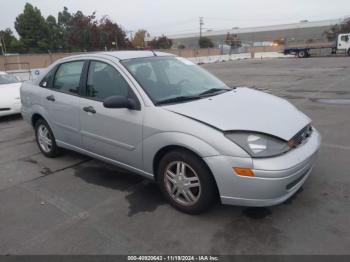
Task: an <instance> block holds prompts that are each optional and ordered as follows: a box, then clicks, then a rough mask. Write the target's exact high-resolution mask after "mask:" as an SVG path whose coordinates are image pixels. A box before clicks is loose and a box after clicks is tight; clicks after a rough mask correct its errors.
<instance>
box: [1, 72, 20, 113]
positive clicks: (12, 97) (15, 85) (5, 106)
mask: <svg viewBox="0 0 350 262" xmlns="http://www.w3.org/2000/svg"><path fill="white" fill-rule="evenodd" d="M21 84H22V83H21V82H20V81H19V79H18V78H16V77H15V76H13V75H9V74H7V73H5V72H0V117H1V116H7V115H14V114H19V113H21V98H20V87H21Z"/></svg>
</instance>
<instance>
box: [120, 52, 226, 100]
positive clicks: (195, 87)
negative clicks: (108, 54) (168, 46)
mask: <svg viewBox="0 0 350 262" xmlns="http://www.w3.org/2000/svg"><path fill="white" fill-rule="evenodd" d="M122 63H123V65H124V66H125V67H126V68H127V69H128V71H129V72H130V73H131V74H132V75H133V76H134V77H135V79H136V80H137V82H138V83H139V84H140V85H141V86H142V88H143V89H144V90H145V92H146V93H147V94H148V96H149V97H150V98H151V99H152V101H153V102H154V103H155V104H158V105H160V104H167V103H179V102H185V101H190V100H194V99H200V98H203V97H207V96H212V95H217V94H220V93H222V92H227V91H229V90H230V88H229V87H227V86H226V85H225V84H224V83H223V82H221V81H220V80H219V79H217V78H216V77H214V76H213V75H211V74H210V73H208V72H207V71H205V70H204V69H202V68H201V67H199V66H197V65H195V64H194V63H192V62H191V61H189V60H186V59H184V58H181V57H159V56H158V57H149V58H137V59H130V60H124V61H122Z"/></svg>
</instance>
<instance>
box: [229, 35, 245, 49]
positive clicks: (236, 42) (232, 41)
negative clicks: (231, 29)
mask: <svg viewBox="0 0 350 262" xmlns="http://www.w3.org/2000/svg"><path fill="white" fill-rule="evenodd" d="M225 43H226V44H227V45H229V46H230V47H231V49H236V48H239V47H241V46H242V41H241V40H240V39H239V37H238V35H236V34H230V33H227V35H226V39H225Z"/></svg>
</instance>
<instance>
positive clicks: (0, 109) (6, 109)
mask: <svg viewBox="0 0 350 262" xmlns="http://www.w3.org/2000/svg"><path fill="white" fill-rule="evenodd" d="M10 110H11V108H0V111H10Z"/></svg>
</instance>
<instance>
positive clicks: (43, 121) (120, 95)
mask: <svg viewBox="0 0 350 262" xmlns="http://www.w3.org/2000/svg"><path fill="white" fill-rule="evenodd" d="M21 100H22V115H23V117H24V119H25V120H26V121H28V123H30V124H31V125H33V127H34V129H35V134H36V139H37V143H38V146H39V148H40V150H41V151H42V153H43V154H44V155H45V156H47V157H56V156H58V155H59V154H60V153H61V151H62V148H65V149H69V150H74V151H77V152H80V153H82V154H86V155H89V156H92V157H94V158H98V159H100V160H102V161H106V162H108V163H111V164H114V165H118V166H120V167H122V168H125V169H128V170H130V171H132V172H135V173H137V174H140V175H142V176H145V177H147V178H150V179H153V180H155V181H156V182H157V183H158V184H159V187H160V189H161V191H162V192H163V194H164V196H165V198H166V199H167V200H168V201H169V202H170V203H171V204H172V205H173V206H174V207H175V208H177V209H179V210H181V211H183V212H187V213H192V214H193V213H199V212H202V211H204V210H207V209H208V208H209V207H210V206H211V205H212V204H213V202H214V201H215V200H217V199H220V200H221V202H222V203H223V204H230V205H244V206H270V205H276V204H279V203H281V202H283V201H285V200H286V199H288V198H289V197H291V196H292V195H293V194H294V193H295V192H296V191H297V190H298V189H299V188H300V187H301V186H302V184H303V183H304V182H305V180H306V179H307V178H308V176H309V175H310V173H311V170H312V166H313V162H314V158H315V155H316V153H317V151H318V149H319V147H320V141H321V138H320V135H319V133H318V132H317V130H316V129H315V128H314V127H312V126H311V120H310V119H309V118H308V117H307V116H305V115H304V114H303V113H302V112H300V111H299V110H298V109H297V108H295V107H294V106H293V105H291V104H290V103H289V102H287V101H285V100H283V99H281V98H278V97H275V96H272V95H270V94H266V93H263V92H259V91H256V90H252V89H249V88H245V87H237V88H232V87H228V86H227V85H225V84H224V83H223V82H222V81H220V80H219V79H217V78H216V77H214V76H213V75H211V74H210V73H208V72H207V71H205V70H203V69H202V68H200V67H198V66H197V65H195V64H193V63H192V62H190V61H188V60H186V59H183V58H180V57H176V56H173V55H171V54H166V53H161V52H152V51H122V52H106V53H97V54H85V55H79V56H74V57H68V58H64V59H61V60H59V61H57V62H55V63H54V64H53V65H51V66H50V67H49V68H48V69H47V72H46V73H45V74H43V76H42V77H40V78H38V79H36V80H33V81H32V82H25V83H24V84H23V85H22V87H21Z"/></svg>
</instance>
